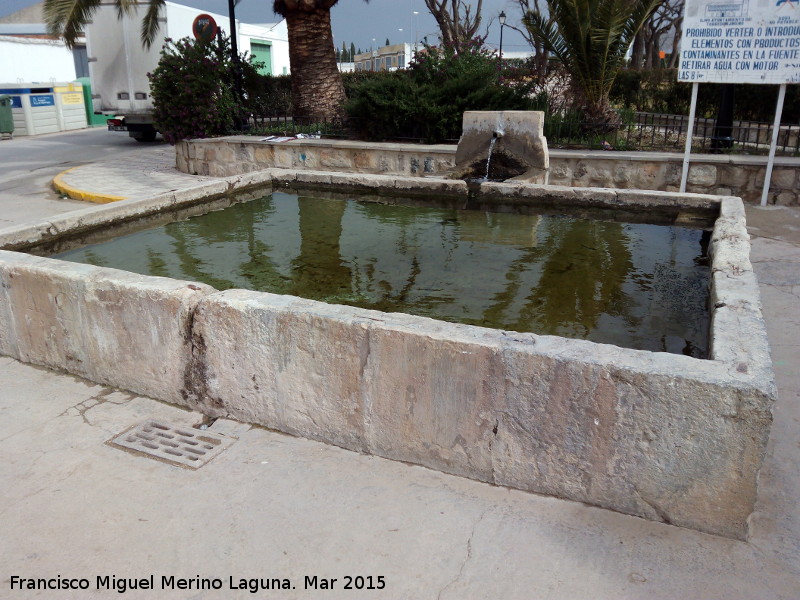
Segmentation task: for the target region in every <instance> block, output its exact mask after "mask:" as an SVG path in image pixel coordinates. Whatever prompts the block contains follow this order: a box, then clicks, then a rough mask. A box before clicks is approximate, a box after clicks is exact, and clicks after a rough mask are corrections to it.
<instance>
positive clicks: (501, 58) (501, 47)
mask: <svg viewBox="0 0 800 600" xmlns="http://www.w3.org/2000/svg"><path fill="white" fill-rule="evenodd" d="M500 64H501V65H502V64H503V23H500Z"/></svg>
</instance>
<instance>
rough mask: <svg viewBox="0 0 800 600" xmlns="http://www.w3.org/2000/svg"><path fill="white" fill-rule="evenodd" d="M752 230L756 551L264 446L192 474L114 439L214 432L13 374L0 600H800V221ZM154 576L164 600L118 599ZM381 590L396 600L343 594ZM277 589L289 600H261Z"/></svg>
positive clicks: (381, 464)
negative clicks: (763, 346)
mask: <svg viewBox="0 0 800 600" xmlns="http://www.w3.org/2000/svg"><path fill="white" fill-rule="evenodd" d="M95 173H97V175H96V177H98V178H100V179H99V180H98V181H96V182H94V184H93V185H98V186H100V185H102V177H103V174H102V169H98V170H96V171H95ZM748 220H749V222H750V225H751V227H750V231H751V233H752V234H753V235H754V236H755V237H754V240H753V246H752V259H753V263H754V266H755V268H756V272H757V274H758V276H759V280H760V287H761V293H762V301H763V312H764V316H765V319H766V322H767V327H768V330H769V335H770V340H771V345H772V353H773V360H774V362H775V372H776V378H777V384H778V388H779V400H778V402H777V404H776V406H775V423H774V425H773V429H772V434H771V437H770V444H769V448H768V454H767V457H766V462H765V464H764V467H763V469H762V473H761V479H760V489H759V497H758V503H757V507H756V512H755V513H754V515H753V516H752V528H751V532H752V533H751V539H750V540H749V541H748V542H746V543H745V542H737V541H733V540H729V539H725V538H721V537H716V536H711V535H707V534H702V533H699V532H696V531H692V530H688V529H682V528H678V527H674V526H670V525H665V524H660V523H653V522H649V521H645V520H642V519H638V518H634V517H629V516H624V515H620V514H617V513H613V512H610V511H607V510H603V509H599V508H594V507H588V506H584V505H582V504H578V503H575V502H568V501H563V500H558V499H554V498H549V497H543V496H537V495H534V494H528V493H524V492H519V491H514V490H509V489H505V488H499V487H493V486H490V485H487V484H483V483H478V482H475V481H470V480H466V479H462V478H459V477H454V476H450V475H445V474H442V473H439V472H435V471H430V470H428V469H425V468H422V467H417V466H409V465H406V464H402V463H397V462H392V461H388V460H384V459H380V458H375V457H370V456H363V455H359V454H356V453H353V452H348V451H345V450H342V449H339V448H336V447H332V446H327V445H325V444H321V443H318V442H311V441H308V440H303V439H297V438H292V437H289V436H286V435H282V434H278V433H275V432H271V431H267V430H264V429H260V428H249V429H248V428H245V431H244V432H240V437H239V439H238V440H237V441H236V442H235V443H233V444H232V445H231V446H230V447H229V448H228V449H227V450H225V451H224V452H223V453H222V454H220V455H219V456H218V457H216V458H215V459H213V460H212V461H211V462H210V463H209V464H207V465H206V466H204V467H202V468H200V469H198V470H195V471H192V470H187V469H183V468H180V467H176V466H172V465H169V464H166V463H162V462H158V461H155V460H151V459H149V458H146V457H143V456H140V455H135V454H131V453H128V452H126V451H123V450H120V449H117V448H114V447H112V446H109V445H107V444H106V441H108V440H109V439H111V438H112V437H114V436H116V435H117V434H119V433H120V432H122V431H124V430H125V429H127V428H128V427H131V426H132V425H136V424H138V423H140V422H142V421H144V420H146V419H149V418H157V419H163V420H166V421H168V422H171V423H174V424H183V425H186V426H191V425H193V424H197V423H199V422H200V421H201V419H202V417H201V415H199V414H196V413H191V412H187V411H185V410H183V409H180V408H177V407H173V406H169V405H166V404H163V403H159V402H156V401H154V400H150V399H147V398H142V397H138V396H134V395H132V394H130V393H127V392H123V391H119V390H113V389H109V388H105V387H103V386H99V385H96V384H93V383H91V382H88V381H84V380H80V379H77V378H75V377H72V376H67V375H63V374H59V373H54V372H52V371H48V370H45V369H41V368H37V367H32V366H29V365H24V364H21V363H19V362H17V361H15V360H13V359H10V358H6V357H0V456H2V459H3V460H2V461H0V489H2V490H3V493H2V494H1V495H0V496H1V498H0V516H2V523H3V527H2V535H1V536H0V598H56V599H58V598H65V599H72V598H76V599H77V598H119V597H123V598H148V599H161V598H167V599H169V598H182V599H184V598H185V599H196V600H206V599H216V598H253V597H256V598H258V597H272V596H276V597H283V598H351V597H363V598H380V599H383V598H391V599H403V598H415V599H427V598H436V599H447V598H459V599H472V598H475V599H483V598H503V599H515V598H520V599H540V598H541V599H567V598H580V599H584V598H600V599H602V598H608V599H612V598H613V599H625V598H635V599H639V598H641V599H650V598H655V599H658V598H664V599H673V598H692V599H717V598H725V599H750V598H758V599H785V600H789V599H797V598H800V502H799V499H800V375H798V372H797V365H798V364H800V360H799V359H800V341H798V340H800V316H799V313H798V307H800V303H798V293H800V232H798V230H797V229H794V225H793V224H796V223H798V222H800V210H798V209H796V208H794V209H789V208H772V209H760V208H754V207H753V208H748ZM216 426H217V425H216V424H215V425H214V426H212V427H216ZM151 575H153V584H154V587H155V589H154V590H146V589H141V590H131V591H128V592H126V593H125V594H124V595H122V596H121V595H120V594H119V593H118V591H117V590H119V587H120V584H119V581H120V580H125V579H137V580H138V579H142V578H144V579H145V580H146V581H147V582H149V577H150V576H151ZM359 576H360V577H363V578H365V579H363V580H359V579H356V578H357V577H359ZM370 576H371V577H372V580H371V582H372V585H373V587H379V586H380V585H381V580H379V579H378V578H379V577H383V580H382V582H383V585H384V587H383V589H375V590H368V589H362V590H355V589H353V590H347V589H344V587H345V584H346V583H347V580H346V577H351V578H353V580H352V582H353V584H359V583H361V584H363V585H366V584H368V583H369V580H368V579H366V578H367V577H370ZM14 577H19V578H57V577H60V578H62V579H63V578H68V579H81V578H85V579H86V580H87V585H88V590H86V591H81V590H26V589H23V590H19V589H18V588H19V585H18V584H17V585H15V589H13V590H12V588H11V584H12V580H13V581H15V582H16V581H18V580H16V579H13V578H14ZM98 577H100V578H101V581H100V582H98ZM106 577H107V578H109V579H108V586H109V587H110V589H106V588H105V587H103V585H102V584H103V583H104V582H105V579H102V578H106ZM111 577H115V578H116V581H117V585H116V587H114V585H113V584H114V580H112V579H111ZM162 577H167V578H169V577H174V578H175V580H174V582H173V583H177V580H178V578H183V579H185V580H187V581H186V582H185V583H187V584H188V583H189V582H191V583H192V584H194V585H193V588H195V589H178V588H177V585H175V586H174V589H171V588H170V587H169V585H167V588H166V589H164V587H163V584H164V583H165V582H164V581H163V580H162ZM198 577H199V578H201V579H204V578H205V579H211V580H213V579H215V578H217V579H219V583H220V586H221V589H220V590H207V589H206V590H203V589H200V590H198V589H196V587H197V585H196V583H197V579H196V578H198ZM314 577H316V578H317V579H316V586H317V589H313V586H311V587H310V588H309V589H306V578H308V581H309V583H310V582H311V581H313V580H312V578H314ZM273 578H277V579H280V580H283V579H286V580H288V585H289V586H290V588H291V589H288V590H278V589H270V590H259V591H258V593H255V594H253V593H251V592H250V590H249V589H248V585H249V584H251V583H252V582H250V580H257V579H263V580H265V583H266V580H271V579H273ZM322 578H325V579H326V580H330V579H333V578H335V579H336V581H335V582H333V583H331V588H330V589H323V588H322V585H321V584H322ZM241 579H244V580H245V581H244V582H242V581H240V580H241ZM98 583H100V584H101V588H103V589H100V590H98V589H97V588H98ZM166 583H167V584H169V579H168V580H167V582H166ZM280 583H281V584H283V583H284V582H283V581H281V582H280ZM292 586H293V587H292Z"/></svg>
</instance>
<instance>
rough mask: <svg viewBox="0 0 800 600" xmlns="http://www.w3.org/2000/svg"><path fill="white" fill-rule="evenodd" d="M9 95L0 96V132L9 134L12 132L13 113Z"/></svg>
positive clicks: (11, 100)
mask: <svg viewBox="0 0 800 600" xmlns="http://www.w3.org/2000/svg"><path fill="white" fill-rule="evenodd" d="M12 102H13V99H12V98H11V96H6V95H1V96H0V133H1V134H8V135H11V134H12V133H14V115H13V114H12V112H11V104H12Z"/></svg>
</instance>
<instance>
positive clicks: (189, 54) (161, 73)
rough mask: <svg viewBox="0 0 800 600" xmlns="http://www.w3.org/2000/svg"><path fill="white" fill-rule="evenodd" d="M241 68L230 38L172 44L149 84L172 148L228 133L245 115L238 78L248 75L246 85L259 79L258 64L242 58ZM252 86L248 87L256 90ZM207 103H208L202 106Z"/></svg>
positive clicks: (155, 116) (155, 114) (166, 47)
mask: <svg viewBox="0 0 800 600" xmlns="http://www.w3.org/2000/svg"><path fill="white" fill-rule="evenodd" d="M239 63H240V64H239V66H238V67H237V66H236V65H234V62H233V59H232V57H231V46H230V40H229V38H226V37H224V36H222V35H218V36H217V37H216V38H215V39H214V40H213V41H210V42H203V41H198V40H193V39H191V38H183V39H182V40H178V41H177V42H173V41H172V40H169V39H168V40H167V42H166V43H165V44H164V47H163V48H162V49H161V58H160V60H159V61H158V66H157V67H156V69H155V70H154V71H153V72H152V73H148V77H149V79H150V91H151V94H152V96H153V105H154V110H153V122H154V125H155V127H156V129H158V131H160V132H161V133H162V135H163V136H164V139H165V140H166V141H168V142H169V143H170V144H175V143H176V142H179V141H180V140H184V139H189V138H198V137H212V136H215V135H224V134H226V133H228V132H229V131H230V130H231V129H232V127H233V125H234V122H235V121H236V117H237V116H239V117H241V115H240V112H241V111H242V110H243V109H245V108H246V107H243V106H242V105H241V104H240V102H238V101H237V100H236V94H235V91H234V87H235V86H234V73H235V70H236V69H237V68H238V69H240V70H241V71H244V73H243V75H244V79H245V81H246V82H252V81H254V80H256V79H258V78H259V77H260V76H259V75H258V73H257V68H258V66H260V65H259V64H258V63H252V62H250V61H248V60H247V57H246V56H244V55H242V56H241V57H240V60H239ZM251 86H252V83H249V85H248V87H251ZM198 98H203V99H204V101H203V102H198Z"/></svg>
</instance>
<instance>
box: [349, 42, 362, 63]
mask: <svg viewBox="0 0 800 600" xmlns="http://www.w3.org/2000/svg"><path fill="white" fill-rule="evenodd" d="M359 52H361V50H359ZM355 59H356V45H355V44H354V43H353V42H350V62H353V61H354V60H355Z"/></svg>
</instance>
